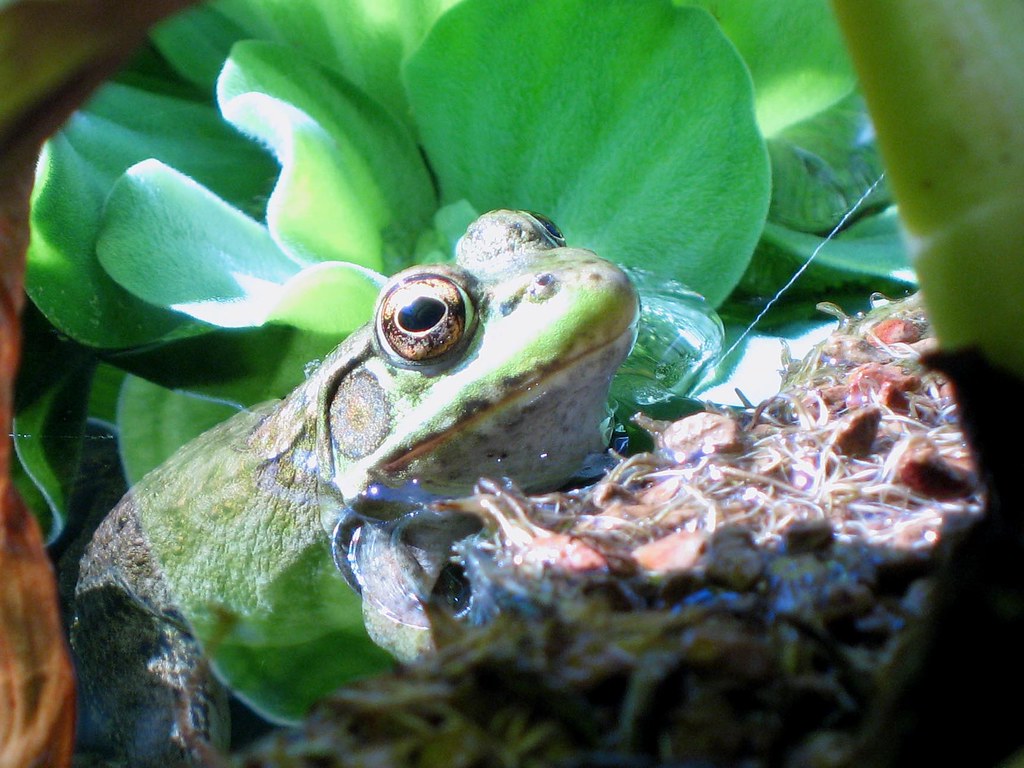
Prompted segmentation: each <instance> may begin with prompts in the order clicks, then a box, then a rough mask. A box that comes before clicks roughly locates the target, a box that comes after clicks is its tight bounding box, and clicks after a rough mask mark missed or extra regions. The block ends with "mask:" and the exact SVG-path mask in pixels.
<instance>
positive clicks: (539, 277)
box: [72, 211, 637, 768]
mask: <svg viewBox="0 0 1024 768" xmlns="http://www.w3.org/2000/svg"><path fill="white" fill-rule="evenodd" d="M421 292H423V295H424V296H425V297H426V298H423V299H422V300H421V299H420V298H418V296H419V294H420V293H421ZM410 297H411V298H410ZM636 316H637V297H636V293H635V290H634V289H633V287H632V285H631V284H630V283H629V281H628V279H627V278H626V277H625V276H624V275H623V273H622V272H621V271H620V270H618V269H617V268H615V267H614V266H612V265H611V264H609V263H607V262H605V261H603V260H601V259H598V258H597V257H596V256H594V255H593V254H592V253H590V252H588V251H582V250H577V249H570V248H565V247H564V244H563V242H562V241H561V235H560V233H557V230H553V229H551V228H550V226H549V223H547V222H545V221H543V220H539V219H538V218H535V217H534V216H532V215H530V214H525V213H522V212H511V211H496V212H492V213H490V214H486V215H485V216H482V217H481V218H480V219H478V220H477V221H476V222H474V223H473V224H472V225H471V226H470V228H469V229H468V230H467V233H466V235H465V236H464V237H463V238H462V240H461V241H460V244H459V247H458V249H457V261H456V263H455V264H451V265H431V266H429V267H416V268H412V269H410V270H406V271H405V272H403V273H401V274H400V275H397V276H395V277H394V278H392V280H391V281H389V283H388V284H387V285H386V286H385V287H384V288H383V289H382V291H381V297H380V299H379V300H378V304H377V307H376V309H375V321H374V322H373V323H371V324H369V325H368V326H366V327H364V328H362V329H360V330H359V331H357V332H356V333H354V334H353V335H352V336H350V337H349V338H348V339H346V341H345V342H344V343H343V344H342V345H341V346H340V347H339V348H338V349H337V350H335V351H334V353H332V354H331V355H330V356H329V357H328V358H327V359H326V360H324V362H323V363H322V364H321V365H320V366H319V367H318V368H317V369H316V371H315V372H313V373H312V374H311V375H310V377H309V378H308V379H307V380H306V382H304V383H303V384H302V385H301V386H300V387H298V388H297V389H296V390H295V391H294V392H292V393H291V394H290V395H289V396H288V397H287V398H286V399H284V400H282V401H279V402H275V403H269V404H266V405H264V406H261V407H259V408H256V409H253V410H250V411H246V412H243V413H240V414H238V415H237V416H235V417H233V418H232V419H230V420H228V421H227V422H225V423H224V424H221V425H220V426H218V427H215V428H214V429H213V430H211V431H209V432H207V433H206V434H204V435H202V436H200V437H199V438H197V439H196V440H194V441H193V442H191V443H189V444H188V445H186V446H184V447H183V448H182V449H180V450H179V452H178V453H176V454H175V455H174V456H173V457H172V458H171V459H170V460H168V462H166V463H165V464H164V465H163V466H161V467H159V468H158V469H156V470H154V471H153V472H151V473H150V474H148V475H147V476H146V477H145V478H143V480H142V481H141V482H140V483H139V484H137V485H136V487H135V488H133V489H132V490H131V491H130V492H129V493H128V494H127V495H126V496H125V497H124V498H123V499H122V500H121V502H120V503H119V504H118V505H117V506H116V507H115V508H114V509H113V510H112V511H111V512H110V514H109V515H108V516H107V518H106V519H105V520H104V521H103V523H102V524H101V525H100V527H99V529H98V530H97V531H96V534H95V536H94V538H93V540H92V542H91V544H90V545H89V547H88V548H87V550H86V553H85V556H84V557H83V559H82V563H81V572H80V577H79V583H78V587H77V589H76V606H75V612H76V618H75V621H74V624H73V627H72V644H73V647H74V649H75V652H76V655H77V658H78V664H79V669H80V675H81V679H82V688H83V693H84V694H85V703H86V711H87V712H88V713H91V719H90V720H88V721H87V722H88V723H89V724H91V727H92V729H93V730H94V735H96V737H97V738H98V739H100V740H102V741H104V742H106V743H107V744H108V745H110V746H111V747H112V748H113V749H114V751H115V752H116V753H119V754H121V755H123V756H126V758H127V759H128V760H129V761H130V763H131V764H132V765H141V766H145V765H160V766H164V768H166V767H167V766H173V765H188V764H196V763H199V762H201V761H202V757H203V751H204V750H205V749H208V748H209V745H210V744H214V745H218V744H223V743H224V740H225V738H226V734H227V731H228V724H227V715H226V707H225V700H226V694H225V692H224V688H223V686H222V685H221V683H220V681H219V679H220V678H224V679H227V680H228V681H229V682H230V684H231V686H232V688H233V689H234V690H235V691H236V692H238V693H240V694H241V695H243V696H244V697H247V699H248V700H249V701H252V702H258V703H259V705H260V707H261V709H262V711H263V712H264V713H265V714H268V715H270V716H272V717H276V718H278V719H281V720H285V721H287V720H290V719H294V718H296V717H298V716H299V715H301V713H302V711H303V709H304V707H305V706H307V705H308V704H309V703H310V702H309V701H305V700H301V699H300V700H298V701H296V699H295V698H294V697H289V696H287V695H281V696H280V700H278V699H277V698H276V697H277V695H278V694H280V693H282V692H287V691H288V686H289V683H292V682H294V680H295V678H296V677H298V676H302V675H309V674H311V673H316V676H315V677H313V678H310V679H313V680H315V684H316V685H322V686H324V688H323V691H322V692H326V691H327V690H330V689H331V688H333V687H335V686H336V685H337V684H338V683H339V682H341V681H342V680H343V679H344V674H347V673H350V671H351V670H350V669H349V670H348V672H346V668H345V666H344V662H345V661H346V660H344V659H342V660H340V661H339V660H338V659H337V658H336V657H337V656H338V654H336V653H333V650H334V649H335V648H336V647H338V646H343V645H344V643H343V642H337V640H336V638H337V637H339V636H341V637H343V636H344V633H345V632H347V631H348V628H347V627H345V626H341V625H339V626H331V621H332V620H333V615H332V614H331V612H330V610H331V607H332V606H333V605H337V604H339V603H341V602H342V601H345V600H351V599H353V598H352V593H351V591H350V590H349V588H348V586H347V585H346V584H345V582H344V581H343V580H342V579H341V578H340V577H339V576H338V574H337V573H336V572H335V569H334V562H333V561H332V559H331V553H330V545H331V534H332V531H333V530H334V529H335V526H336V525H337V524H338V523H339V521H345V520H349V519H355V520H357V521H363V522H365V521H366V520H367V519H374V520H375V519H378V518H384V519H387V518H390V517H397V516H400V515H406V513H408V508H407V507H406V508H397V509H392V508H390V507H388V506H380V505H370V504H369V503H368V502H366V501H365V499H364V497H363V495H362V494H363V493H364V492H365V491H366V490H367V488H368V486H370V485H371V484H383V485H387V486H390V487H394V488H400V487H402V486H403V484H406V483H408V482H409V481H412V480H416V481H417V482H418V483H419V484H420V486H421V487H422V488H423V489H424V490H426V491H429V492H432V493H438V494H453V493H464V492H466V491H468V490H469V489H470V487H471V485H472V484H473V482H475V480H476V479H477V478H479V477H480V476H487V475H489V476H509V477H513V478H515V479H516V480H518V481H519V482H520V483H521V484H522V485H523V486H524V487H526V488H527V489H536V490H540V489H547V488H552V487H555V486H557V485H559V484H561V483H562V482H564V481H565V479H567V478H568V477H569V476H571V475H572V473H573V472H574V471H575V470H576V469H577V468H578V467H579V465H580V463H581V462H582V460H583V459H584V458H585V456H586V455H587V454H589V453H592V452H595V451H597V450H601V449H603V445H604V442H603V441H604V432H603V429H602V423H601V422H602V421H603V419H604V418H605V416H606V404H605V401H606V398H607V391H608V385H609V382H610V379H611V376H612V374H613V372H614V370H615V369H616V368H617V367H618V365H619V363H620V362H621V361H622V359H623V358H624V357H625V355H626V354H627V353H628V351H629V348H630V346H631V345H632V342H633V339H634V337H635V323H636ZM413 516H414V515H407V517H413ZM402 519H403V520H404V519H405V518H402ZM367 525H369V524H367ZM381 525H384V523H381ZM447 527H448V523H447V522H445V521H444V520H441V521H440V522H438V521H434V522H432V523H431V524H429V525H425V526H421V533H420V534H415V535H412V536H410V543H409V544H408V545H406V544H398V545H394V546H393V547H391V549H390V550H389V549H388V548H387V547H384V548H378V549H373V550H372V551H373V552H378V551H381V552H383V554H382V557H381V559H382V563H381V565H380V567H379V568H377V567H376V566H375V565H371V566H370V567H372V568H373V570H374V573H373V578H368V577H367V576H368V574H367V568H368V565H367V563H366V562H365V560H364V561H362V562H358V563H357V562H353V565H355V566H357V567H356V569H355V570H356V572H355V573H352V572H349V574H348V575H349V576H350V577H351V578H354V582H355V583H354V584H353V586H355V587H356V588H357V589H360V590H361V592H362V601H363V606H364V612H365V618H366V624H367V627H368V628H369V629H370V631H371V635H372V636H373V637H374V638H375V639H376V640H377V641H378V642H379V643H381V644H382V645H384V646H385V647H388V648H389V649H390V650H392V651H393V652H395V653H397V654H398V655H400V656H411V655H415V654H416V653H418V652H420V651H421V650H422V649H423V648H424V647H426V645H427V644H426V642H425V641H424V638H425V637H426V633H425V632H424V628H423V626H409V624H410V622H408V621H407V620H406V619H407V615H406V614H405V613H403V612H404V611H406V610H409V611H412V612H413V613H415V611H416V610H418V609H419V605H418V601H417V600H415V599H411V602H412V606H411V607H409V606H406V607H402V606H398V605H397V604H396V603H395V602H394V600H393V598H392V596H391V595H392V594H397V595H399V598H401V599H406V600H407V601H408V600H409V599H410V598H409V595H408V593H407V592H405V591H403V589H404V587H400V588H395V587H393V584H394V583H400V584H403V585H404V583H405V581H404V580H405V579H406V577H407V575H408V571H409V570H410V569H413V570H416V571H417V572H421V571H424V570H430V567H429V566H426V565H425V563H427V562H428V561H431V562H433V561H435V560H437V559H438V558H443V557H444V555H445V551H446V550H444V547H446V546H447V545H448V544H449V543H450V539H451V538H456V537H458V536H461V535H464V530H463V529H464V528H465V526H464V525H462V524H461V523H459V522H457V521H452V524H451V533H450V534H449V537H448V539H444V538H443V537H442V544H443V546H442V550H441V551H439V552H430V551H428V550H430V546H426V547H420V542H418V541H417V540H416V539H417V535H418V536H419V537H420V539H422V540H423V541H427V540H430V541H434V540H436V536H435V535H434V534H435V533H436V531H437V530H439V531H441V532H443V531H444V530H445V529H446V528H447ZM357 528H358V526H357ZM371 528H372V526H370V527H368V528H367V531H366V535H365V536H364V539H363V540H364V543H365V542H366V541H367V540H368V539H369V538H371V537H372V535H373V530H370V529H371ZM374 530H376V529H374ZM422 531H427V532H428V533H430V536H427V537H424V536H423V534H422ZM391 550H394V551H391ZM365 551H371V550H364V552H365ZM337 555H338V553H337V552H335V557H336V558H337ZM342 556H343V557H342V559H344V553H342ZM384 561H386V562H384ZM360 569H361V572H360ZM419 586H423V585H419ZM429 587H430V585H429V583H428V584H426V588H427V589H428V590H429ZM321 614H322V616H323V619H322V620H321V618H320V616H321ZM412 624H415V622H412ZM293 626H294V627H296V628H297V629H296V631H295V632H291V631H290V629H291V628H292V627H293ZM321 626H323V627H326V629H324V630H323V632H324V634H323V635H322V636H316V635H317V632H318V631H319V630H320V628H321ZM307 632H312V635H313V636H312V637H308V638H307V637H306V636H305V633H307ZM332 633H333V634H332ZM339 633H340V634H339ZM248 643H253V644H254V645H252V646H251V649H250V647H249V646H248V645H247V644H248ZM204 649H205V650H206V653H205V654H204ZM275 653H276V654H277V655H276V656H274V655H273V654H275ZM251 654H263V655H256V656H252V658H256V659H257V660H258V663H255V662H253V661H252V658H250V655H251ZM266 654H270V655H269V656H267V655H266ZM207 656H209V659H212V662H213V665H214V667H211V663H210V660H209V659H208V658H207ZM351 663H356V664H357V663H358V660H355V662H351V661H349V664H350V665H351ZM214 668H215V669H216V672H217V674H216V675H215V674H214V672H213V669H214ZM264 668H265V669H266V674H265V676H261V675H262V672H263V670H264ZM253 669H259V670H260V672H261V675H257V676H256V679H253V675H252V670H253ZM314 687H315V686H314ZM299 688H300V689H301V690H302V691H303V694H302V695H309V696H313V695H314V694H316V693H317V692H316V691H315V690H313V691H311V692H308V691H307V689H309V688H310V682H309V680H303V682H302V685H301V686H299Z"/></svg>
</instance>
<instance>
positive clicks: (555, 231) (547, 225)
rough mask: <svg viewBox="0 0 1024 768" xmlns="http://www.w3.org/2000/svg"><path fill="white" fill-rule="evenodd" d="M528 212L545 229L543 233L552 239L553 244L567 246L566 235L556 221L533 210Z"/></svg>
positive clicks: (557, 246)
mask: <svg viewBox="0 0 1024 768" xmlns="http://www.w3.org/2000/svg"><path fill="white" fill-rule="evenodd" d="M527 213H529V214H530V216H532V217H533V218H534V219H536V220H537V223H538V224H540V226H541V229H543V234H544V235H545V236H546V237H547V239H548V240H550V241H551V244H552V245H554V246H555V247H556V248H564V247H565V235H563V234H562V230H560V229H559V228H558V225H557V224H555V222H553V221H552V220H551V219H549V218H548V217H547V216H545V215H544V214H542V213H534V212H533V211H527Z"/></svg>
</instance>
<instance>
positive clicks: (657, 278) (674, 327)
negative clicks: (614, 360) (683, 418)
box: [612, 267, 725, 415]
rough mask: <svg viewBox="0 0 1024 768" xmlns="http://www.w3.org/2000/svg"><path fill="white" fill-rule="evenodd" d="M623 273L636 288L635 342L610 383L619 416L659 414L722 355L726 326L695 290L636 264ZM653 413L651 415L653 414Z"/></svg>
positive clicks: (689, 388) (676, 400) (670, 406)
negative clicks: (646, 413) (637, 329)
mask: <svg viewBox="0 0 1024 768" xmlns="http://www.w3.org/2000/svg"><path fill="white" fill-rule="evenodd" d="M626 272H627V273H628V274H629V276H630V278H632V280H633V282H634V283H635V284H636V287H637V289H638V290H639V291H640V296H641V299H640V327H639V333H638V336H637V342H636V346H635V347H633V351H632V352H631V353H630V355H629V357H628V358H627V359H626V362H625V363H624V364H623V365H622V367H621V368H620V369H619V372H618V374H617V375H616V376H615V381H614V382H613V384H612V398H613V399H614V400H615V401H616V405H617V409H618V411H619V413H620V414H623V413H629V414H631V413H633V412H636V411H639V410H643V411H647V412H652V411H659V412H664V411H666V409H671V408H672V406H673V405H674V404H678V403H680V402H682V401H683V400H684V399H685V398H686V396H687V395H689V394H690V393H691V392H693V391H694V389H695V388H696V387H697V385H698V384H700V382H701V380H702V379H703V378H704V376H705V375H706V374H708V373H709V372H710V370H711V368H712V367H713V364H714V363H715V361H716V360H717V359H718V357H719V355H721V353H722V347H723V345H724V341H725V329H724V327H723V326H722V321H721V319H720V318H719V317H718V314H717V313H716V312H715V310H714V308H712V307H711V305H710V304H708V302H707V301H706V300H705V298H704V297H703V296H701V295H700V294H699V293H697V292H695V291H692V290H690V289H689V288H687V287H686V286H685V285H683V284H682V283H680V282H678V281H676V280H666V279H665V278H664V277H663V276H661V275H655V274H654V273H652V272H648V271H647V270H643V269H637V268H635V267H628V268H626ZM652 415H653V414H652Z"/></svg>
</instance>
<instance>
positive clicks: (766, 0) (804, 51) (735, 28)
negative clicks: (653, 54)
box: [677, 0, 855, 136]
mask: <svg viewBox="0 0 1024 768" xmlns="http://www.w3.org/2000/svg"><path fill="white" fill-rule="evenodd" d="M677 2H679V3H680V4H686V5H699V6H702V7H704V8H706V9H707V10H708V11H710V12H711V14H712V15H714V17H715V18H716V19H717V20H718V22H719V24H721V26H722V30H723V31H724V32H725V34H726V35H727V36H728V37H729V39H730V40H731V41H732V42H733V44H734V45H735V46H736V48H737V49H738V50H739V52H740V54H741V55H742V56H743V60H744V61H745V62H746V64H747V66H748V67H749V68H750V75H751V77H752V78H753V80H754V94H755V101H756V104H757V120H758V123H759V125H760V126H761V130H762V131H763V132H764V134H765V136H775V135H776V134H778V133H779V132H780V131H781V130H783V129H784V128H786V127H787V126H789V125H792V124H794V123H798V122H800V121H801V120H804V119H806V118H808V117H810V116H811V115H814V114H817V113H818V112H820V111H822V110H823V109H825V108H827V107H829V106H830V105H832V104H834V103H835V102H836V101H838V100H839V99H841V98H842V97H844V96H846V95H847V94H848V93H849V92H850V91H851V90H852V89H853V86H854V82H855V78H854V75H853V68H852V67H851V65H850V62H849V59H848V57H847V55H846V49H845V47H844V46H843V40H842V37H841V35H840V34H839V28H838V27H837V26H836V22H835V19H834V18H833V16H832V9H831V7H830V5H829V2H828V0H785V2H779V0H677Z"/></svg>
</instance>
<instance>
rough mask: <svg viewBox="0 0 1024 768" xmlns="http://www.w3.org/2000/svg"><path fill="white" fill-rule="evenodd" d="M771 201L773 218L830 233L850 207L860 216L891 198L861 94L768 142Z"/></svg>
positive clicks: (798, 227)
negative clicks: (867, 195) (868, 194)
mask: <svg viewBox="0 0 1024 768" xmlns="http://www.w3.org/2000/svg"><path fill="white" fill-rule="evenodd" d="M768 152H769V154H770V155H771V158H772V203H771V207H770V208H769V210H768V219H769V220H770V221H772V222H775V223H776V224H780V225H782V226H785V227H788V228H790V229H794V230H796V231H798V232H815V233H822V234H824V233H827V232H829V231H830V230H831V229H832V228H833V227H835V226H836V225H837V224H839V222H840V221H841V220H842V218H843V217H844V216H845V215H846V213H847V212H848V211H851V210H852V209H853V208H854V206H859V209H858V211H857V214H858V215H863V214H864V213H865V212H866V211H877V210H878V209H880V208H884V207H885V206H886V205H887V204H888V203H889V202H891V200H890V195H889V190H888V187H887V185H886V184H885V183H884V181H883V182H882V183H880V184H878V186H877V187H876V188H875V189H874V190H873V191H871V194H870V196H869V197H867V198H865V199H863V200H862V199H861V198H862V197H863V196H864V195H865V193H866V192H867V191H868V190H870V189H871V188H872V186H873V185H875V183H876V182H878V181H879V179H881V178H882V174H883V170H884V169H883V167H882V160H881V158H880V157H879V156H878V147H877V145H876V144H875V132H874V129H873V128H872V126H871V120H870V118H869V117H868V114H867V110H866V109H865V107H864V103H863V100H862V99H861V97H860V95H859V94H856V93H854V94H851V95H850V96H848V97H847V98H845V99H843V100H842V101H840V102H838V103H837V104H835V105H833V106H832V107H830V108H829V109H827V110H824V111H822V112H820V113H818V114H817V115H814V116H813V117H811V118H808V119H807V120H804V121H802V122H800V123H796V124H794V125H791V126H790V127H788V128H786V129H785V130H783V131H780V132H779V133H778V134H777V135H776V136H775V137H774V138H772V139H769V141H768Z"/></svg>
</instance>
